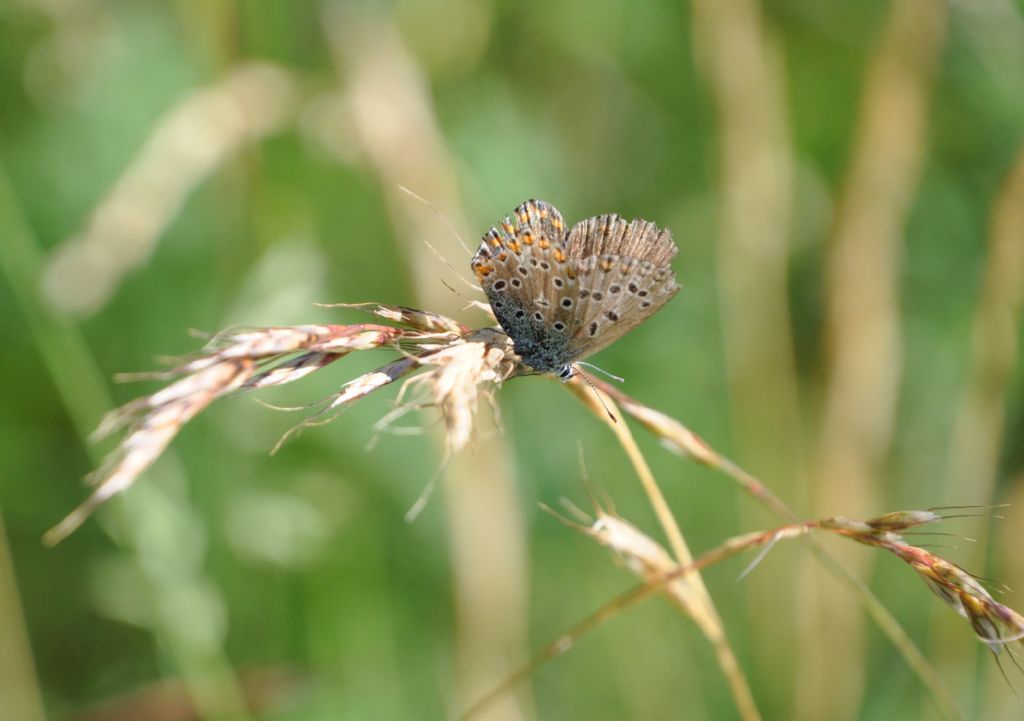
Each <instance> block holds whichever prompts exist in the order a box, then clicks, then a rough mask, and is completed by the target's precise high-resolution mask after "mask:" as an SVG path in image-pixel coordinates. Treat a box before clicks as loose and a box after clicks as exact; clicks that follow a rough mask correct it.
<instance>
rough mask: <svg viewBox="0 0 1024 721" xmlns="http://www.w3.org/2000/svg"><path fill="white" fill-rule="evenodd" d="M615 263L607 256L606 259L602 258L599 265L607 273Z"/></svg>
mask: <svg viewBox="0 0 1024 721" xmlns="http://www.w3.org/2000/svg"><path fill="white" fill-rule="evenodd" d="M613 265H614V263H612V262H611V261H610V260H608V259H607V258H605V259H604V260H602V261H601V262H599V263H598V266H599V267H600V268H601V270H603V271H604V272H605V273H607V272H609V271H610V270H611V269H612V266H613Z"/></svg>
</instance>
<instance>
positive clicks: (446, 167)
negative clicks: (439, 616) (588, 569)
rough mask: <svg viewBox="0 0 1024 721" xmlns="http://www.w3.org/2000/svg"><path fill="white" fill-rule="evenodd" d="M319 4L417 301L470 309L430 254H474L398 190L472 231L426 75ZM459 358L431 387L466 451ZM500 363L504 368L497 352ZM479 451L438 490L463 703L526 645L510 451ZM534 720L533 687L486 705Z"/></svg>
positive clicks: (377, 29) (370, 16) (388, 44)
mask: <svg viewBox="0 0 1024 721" xmlns="http://www.w3.org/2000/svg"><path fill="white" fill-rule="evenodd" d="M323 7H324V13H323V25H324V30H325V33H326V36H327V39H328V42H329V43H330V47H331V51H332V55H333V57H334V59H335V64H336V67H337V71H338V77H339V81H340V82H341V83H342V84H343V85H344V97H345V106H346V109H347V111H348V122H349V124H350V127H351V130H352V133H351V135H352V137H353V139H354V141H355V143H354V144H355V145H356V146H357V148H358V152H359V156H360V158H361V159H362V160H363V161H364V162H365V164H366V166H367V168H368V169H369V170H370V171H371V172H372V173H373V174H374V175H375V176H376V177H377V179H378V180H379V183H380V189H381V194H382V196H383V198H384V200H385V202H386V204H387V208H388V213H389V216H390V218H391V224H392V226H393V227H394V229H395V237H396V238H399V239H401V242H402V243H403V248H402V253H401V257H402V258H403V259H404V260H405V262H406V272H407V273H408V277H409V278H410V279H411V280H412V283H413V285H414V287H415V290H416V297H417V298H418V299H419V301H420V302H421V303H422V304H423V305H424V306H425V307H428V308H435V309H439V310H441V311H442V312H446V313H448V312H454V311H455V310H456V309H457V308H460V307H462V306H464V305H465V302H464V301H463V300H462V299H460V298H459V297H457V296H456V295H455V294H454V293H452V292H450V290H449V289H447V288H445V287H444V285H443V284H442V283H441V282H439V277H438V275H439V274H438V270H439V265H438V261H437V258H435V256H434V253H436V254H437V255H439V256H441V257H443V258H450V259H453V262H454V263H455V264H457V265H459V266H461V267H466V266H465V265H463V264H462V263H459V262H458V261H455V260H454V259H457V258H462V257H465V258H466V261H468V255H469V251H468V250H464V249H463V248H461V247H460V246H459V244H458V243H457V242H456V238H454V237H453V236H455V235H457V234H455V233H452V232H450V231H449V228H448V227H446V226H445V225H444V224H442V223H438V222H436V220H435V219H434V218H433V217H431V216H430V215H429V214H428V213H426V212H425V211H424V209H423V208H422V207H421V206H419V205H418V204H416V203H415V202H413V201H412V200H410V198H409V196H408V195H406V194H405V193H403V192H402V191H401V190H400V187H401V186H409V187H411V188H412V189H414V190H420V191H422V192H425V193H429V196H430V201H431V204H432V205H434V206H435V207H436V209H437V211H438V212H439V213H440V214H441V215H442V216H443V217H445V218H447V219H449V221H450V224H451V226H452V227H454V228H459V229H463V230H462V235H463V236H465V235H466V233H465V231H464V229H465V227H466V223H465V221H464V217H465V216H464V211H463V208H462V203H461V201H460V193H459V187H458V183H457V180H456V179H457V177H458V173H457V165H456V162H455V160H454V158H453V157H452V155H451V153H450V151H449V149H448V144H447V141H446V140H445V138H444V136H443V134H442V132H441V129H440V123H439V122H438V119H437V117H436V113H435V110H434V104H433V99H432V97H431V93H430V78H429V77H427V76H426V75H425V73H424V68H423V66H422V64H421V63H419V62H418V61H417V59H416V57H415V55H414V53H413V52H412V51H411V50H410V48H409V47H408V45H407V44H406V39H405V38H404V37H403V34H402V33H401V32H400V31H399V29H398V27H397V26H396V25H395V18H394V16H393V14H389V13H386V12H380V10H379V8H375V7H372V6H371V5H362V6H359V5H356V4H353V3H345V2H328V3H325V4H324V6H323ZM344 132H345V130H344V128H340V129H339V133H344ZM425 216H426V217H427V218H428V220H427V221H425ZM463 252H465V254H466V255H465V256H463ZM441 272H442V273H443V272H444V271H443V269H441ZM449 277H450V276H449ZM444 355H445V352H444V351H441V357H443V356H444ZM456 355H457V358H453V359H450V362H449V364H448V366H447V372H446V373H443V374H439V375H438V376H437V377H436V378H435V379H434V380H431V381H427V382H428V384H429V385H430V386H431V387H432V389H433V391H434V392H435V393H442V394H445V393H447V394H449V397H450V400H451V401H453V402H452V403H449V404H448V407H450V408H460V409H466V410H465V412H463V413H461V414H458V415H455V414H452V413H448V414H446V415H445V420H446V423H447V435H446V437H445V438H444V439H441V440H440V442H442V443H444V444H445V447H446V448H447V449H452V448H453V446H454V447H461V444H463V443H464V442H466V441H468V439H469V430H470V427H471V421H472V418H471V413H472V410H469V409H473V408H475V401H476V395H475V394H476V393H477V390H476V388H477V385H476V384H474V383H470V382H467V378H468V377H472V375H467V374H465V373H464V372H463V371H464V370H465V368H466V366H467V365H468V366H470V367H471V368H470V369H472V367H476V365H477V364H478V363H479V362H480V360H481V359H478V358H470V357H469V354H468V353H466V352H464V350H458V351H456ZM499 356H500V353H499ZM495 360H496V361H497V362H500V358H499V357H496V358H495ZM435 381H436V382H435ZM474 445H475V447H474V452H475V458H476V459H477V460H476V461H475V462H472V461H470V460H469V459H465V458H460V457H457V456H453V455H451V454H448V455H449V459H450V460H449V462H447V463H446V464H445V467H444V479H443V483H442V490H443V491H444V495H445V502H446V504H447V506H448V526H449V529H450V534H451V535H450V540H449V547H450V554H451V557H452V561H453V565H452V577H453V579H452V582H453V585H454V596H455V606H456V611H457V613H456V618H455V647H456V650H455V655H456V660H455V667H456V675H455V680H454V685H455V689H454V696H455V698H456V699H458V703H459V705H464V704H465V703H467V702H468V700H469V699H471V698H475V697H477V696H479V694H480V693H481V691H482V690H483V689H486V688H489V687H490V686H492V685H493V684H494V682H495V680H496V679H500V678H503V677H504V676H506V675H507V674H508V672H509V670H510V669H511V668H512V667H513V665H512V664H514V663H517V662H518V660H519V659H521V658H524V657H525V655H526V653H527V649H528V645H527V623H528V614H527V608H528V599H529V574H528V572H527V563H528V561H527V542H526V534H525V530H524V529H525V526H526V524H525V521H524V519H523V515H522V505H521V504H520V503H518V502H517V500H516V497H517V486H516V479H515V473H514V471H513V468H512V463H511V462H510V460H509V457H510V455H511V453H510V451H509V449H508V446H507V441H506V440H505V439H504V438H503V437H502V436H501V435H500V434H497V433H487V432H486V429H485V430H484V432H482V433H479V434H478V437H477V439H476V442H475V444H474ZM480 458H486V459H487V470H486V474H482V473H481V469H480V463H479V459H480ZM482 475H486V480H484V479H483V478H481V476H482ZM534 715H535V714H534V711H533V710H532V699H530V698H529V695H528V689H526V690H524V693H521V694H520V695H519V697H518V698H514V699H512V698H510V699H506V700H505V701H504V702H503V704H502V705H501V706H500V707H498V708H494V709H492V710H491V717H492V718H493V719H495V720H496V721H518V720H519V719H527V718H530V717H531V716H534Z"/></svg>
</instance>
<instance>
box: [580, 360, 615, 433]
mask: <svg viewBox="0 0 1024 721" xmlns="http://www.w3.org/2000/svg"><path fill="white" fill-rule="evenodd" d="M576 365H579V363H577V364H576ZM576 371H577V372H578V373H579V374H580V378H582V379H583V380H584V381H586V383H587V385H588V386H590V390H592V391H594V395H595V396H597V400H598V401H600V403H601V407H602V408H604V412H605V413H607V414H608V417H609V418H611V419H612V423H618V422H619V419H618V418H616V417H615V414H614V413H612V412H611V410H609V409H608V404H607V403H605V402H604V397H603V396H602V395H601V391H599V390H597V386H595V385H594V384H593V382H592V381H591V380H590V376H588V375H587V374H586V373H584V372H583V371H581V370H579V369H578V368H577V369H576Z"/></svg>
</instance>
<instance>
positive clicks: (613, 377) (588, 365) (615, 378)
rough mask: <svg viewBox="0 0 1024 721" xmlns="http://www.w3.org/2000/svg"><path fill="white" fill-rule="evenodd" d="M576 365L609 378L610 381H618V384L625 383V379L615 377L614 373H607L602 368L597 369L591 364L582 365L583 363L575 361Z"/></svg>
mask: <svg viewBox="0 0 1024 721" xmlns="http://www.w3.org/2000/svg"><path fill="white" fill-rule="evenodd" d="M576 365H578V366H586V367H587V368H592V369H593V370H596V371H597V372H598V373H602V374H603V375H606V376H608V377H609V378H611V379H612V380H615V381H618V382H619V383H625V382H626V379H625V378H623V377H621V376H617V375H615V374H614V373H609V372H608V371H606V370H605V369H604V368H598V367H597V366H596V365H594V364H593V363H584V362H583V361H576Z"/></svg>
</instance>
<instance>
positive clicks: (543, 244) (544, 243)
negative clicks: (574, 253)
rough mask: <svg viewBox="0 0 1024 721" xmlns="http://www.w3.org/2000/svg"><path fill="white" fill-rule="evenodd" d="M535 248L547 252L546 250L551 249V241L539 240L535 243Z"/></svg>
mask: <svg viewBox="0 0 1024 721" xmlns="http://www.w3.org/2000/svg"><path fill="white" fill-rule="evenodd" d="M537 247H538V248H540V249H541V250H547V249H548V248H550V247H551V241H549V240H548V239H547V238H541V239H540V242H539V243H537Z"/></svg>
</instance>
